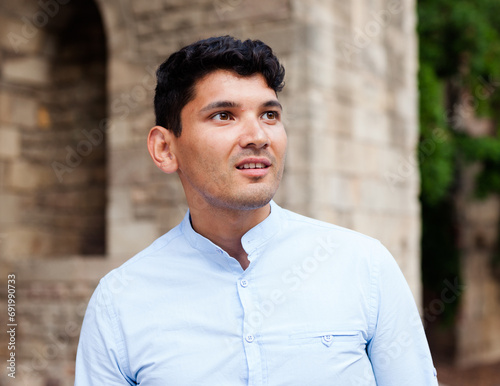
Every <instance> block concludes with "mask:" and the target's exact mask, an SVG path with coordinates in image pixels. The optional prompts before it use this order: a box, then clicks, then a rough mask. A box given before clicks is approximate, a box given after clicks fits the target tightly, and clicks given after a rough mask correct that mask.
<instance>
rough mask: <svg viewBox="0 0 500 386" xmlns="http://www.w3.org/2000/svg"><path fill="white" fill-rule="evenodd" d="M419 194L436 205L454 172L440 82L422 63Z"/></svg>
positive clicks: (420, 78)
mask: <svg viewBox="0 0 500 386" xmlns="http://www.w3.org/2000/svg"><path fill="white" fill-rule="evenodd" d="M419 98H420V145H419V149H420V152H419V155H420V181H421V197H422V200H423V201H425V202H426V203H427V204H430V205H432V204H436V203H438V202H439V201H440V200H442V199H443V197H445V196H446V194H447V192H448V190H449V187H450V185H451V183H452V182H453V175H454V157H453V155H454V148H453V139H452V138H453V137H452V136H451V135H450V134H451V133H450V129H449V127H448V126H447V123H446V116H447V114H446V112H445V108H444V99H443V83H442V81H440V80H439V79H438V78H437V76H436V74H435V72H434V70H433V69H432V68H431V67H430V66H429V65H426V64H424V63H422V64H421V67H420V72H419Z"/></svg>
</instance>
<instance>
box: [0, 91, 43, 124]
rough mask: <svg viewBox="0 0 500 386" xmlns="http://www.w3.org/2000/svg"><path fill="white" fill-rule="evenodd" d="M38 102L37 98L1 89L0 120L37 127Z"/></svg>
mask: <svg viewBox="0 0 500 386" xmlns="http://www.w3.org/2000/svg"><path fill="white" fill-rule="evenodd" d="M37 115H38V103H37V101H36V100H35V99H32V98H26V97H23V96H19V95H16V94H14V93H12V92H9V91H3V92H1V91H0V122H4V123H7V124H13V125H16V126H19V127H22V128H29V129H35V128H36V125H37Z"/></svg>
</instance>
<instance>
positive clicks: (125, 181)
mask: <svg viewBox="0 0 500 386" xmlns="http://www.w3.org/2000/svg"><path fill="white" fill-rule="evenodd" d="M225 34H230V35H233V36H235V37H238V38H241V39H246V38H251V39H261V40H263V41H264V42H266V43H267V44H269V45H270V46H271V47H272V48H273V49H274V51H275V53H276V54H277V56H278V57H279V58H280V60H281V61H282V62H283V64H284V65H285V67H286V71H287V75H286V79H285V80H286V87H285V89H284V91H283V93H282V94H281V95H280V100H281V102H282V104H283V105H284V108H285V118H284V119H285V125H286V128H287V132H288V137H289V149H288V156H287V161H286V170H285V177H284V180H283V183H282V186H281V188H280V190H279V192H278V195H277V196H276V201H277V202H278V203H279V204H280V205H282V206H284V207H286V208H288V209H291V210H294V211H296V212H299V213H302V214H305V215H308V216H312V217H315V218H318V219H321V220H325V221H329V222H332V223H335V224H338V225H341V226H345V227H348V228H351V229H354V230H357V231H360V232H363V233H365V234H368V235H370V236H373V237H375V238H378V239H380V240H381V241H382V242H383V243H384V244H385V245H386V246H387V247H388V249H389V250H390V251H391V253H392V254H393V255H394V257H395V259H396V260H397V262H398V264H399V266H400V267H401V269H402V271H403V273H404V275H405V277H406V279H407V281H408V283H409V285H410V287H411V289H412V292H413V294H414V297H415V300H416V302H417V304H418V306H419V308H420V311H421V315H422V319H423V321H424V324H425V327H426V333H427V335H428V339H429V344H430V346H431V350H432V352H433V357H434V360H435V364H436V367H437V369H438V377H439V379H440V382H441V383H443V384H445V385H448V386H455V385H475V386H481V385H483V386H490V385H491V386H493V385H500V243H499V235H500V200H499V192H500V138H499V129H498V118H499V115H500V109H499V107H500V105H499V103H500V93H499V92H498V90H497V89H498V88H499V86H500V3H499V2H498V1H494V0H475V1H474V2H473V1H471V0H463V1H457V0H455V1H452V0H434V1H431V0H421V1H414V0H353V1H349V2H344V1H340V0H310V1H306V0H275V1H264V0H254V1H249V0H182V1H181V0H150V1H142V0H38V1H35V0H19V1H15V2H13V1H7V0H0V263H1V265H0V285H1V287H0V298H1V299H2V300H1V304H2V305H1V307H5V309H4V310H3V311H0V315H1V319H0V320H1V323H2V328H6V329H8V328H10V327H8V326H7V325H8V324H14V325H15V326H14V329H15V334H14V342H13V341H12V335H9V334H6V333H5V334H1V336H0V358H1V360H2V363H4V364H5V363H7V364H8V365H9V363H10V362H6V361H7V359H9V358H10V355H11V353H12V352H13V351H14V350H13V349H12V344H13V343H14V347H15V353H16V356H15V358H16V361H15V373H16V381H15V382H16V384H20V385H22V384H24V385H30V386H32V385H34V386H63V385H64V386H65V385H72V384H73V379H74V360H75V355H76V347H77V343H78V336H79V331H80V325H81V322H82V319H83V315H84V312H85V308H86V305H87V302H88V300H89V298H90V296H91V294H92V292H93V290H94V288H95V286H96V285H97V283H98V281H99V279H100V278H101V277H102V276H103V275H105V274H106V273H107V272H108V271H110V270H111V269H113V268H115V267H117V266H119V265H120V264H122V263H123V262H124V261H126V260H127V259H129V258H130V257H132V256H133V255H134V254H136V253H137V252H139V251H140V250H142V249H143V248H145V247H146V246H147V245H149V244H150V243H151V242H152V241H153V240H154V239H156V238H157V237H159V236H160V235H161V234H163V233H165V232H166V231H168V230H169V229H171V228H172V227H173V226H175V225H176V224H177V223H178V222H179V221H180V220H181V219H182V217H183V216H184V214H185V212H186V210H187V206H186V203H185V200H184V197H183V192H182V188H181V186H180V183H179V182H178V180H177V178H176V176H175V175H174V176H172V175H169V176H167V175H164V174H162V173H161V172H160V171H159V170H156V168H155V166H154V165H153V163H152V162H151V161H150V158H149V155H148V153H147V149H146V145H145V139H146V136H147V133H148V131H149V129H150V128H151V127H152V126H154V115H153V108H152V98H153V93H154V88H155V70H156V68H157V66H158V65H159V64H160V63H161V62H163V61H164V60H165V59H166V57H168V55H169V54H170V53H172V52H173V51H175V50H177V49H180V48H181V47H183V46H184V45H186V44H189V43H191V42H193V41H195V40H198V39H200V38H206V37H209V36H215V35H225ZM9 280H14V282H12V281H9ZM9 284H10V285H11V287H9V286H8V285H9ZM9 294H10V295H15V307H13V308H15V311H14V316H11V315H9V314H8V313H7V311H8V308H7V307H8V296H9ZM11 299H13V296H11ZM12 305H13V304H12V303H11V306H12ZM11 311H12V309H11ZM10 318H13V319H10ZM11 372H12V371H11V370H9V368H6V367H5V366H3V367H2V369H1V370H0V385H4V384H5V385H7V384H10V383H13V381H12V379H9V375H8V374H9V373H11Z"/></svg>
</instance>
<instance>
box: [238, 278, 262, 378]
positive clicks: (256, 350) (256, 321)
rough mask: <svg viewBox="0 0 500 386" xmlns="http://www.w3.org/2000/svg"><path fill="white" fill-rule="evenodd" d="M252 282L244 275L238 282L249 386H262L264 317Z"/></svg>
mask: <svg viewBox="0 0 500 386" xmlns="http://www.w3.org/2000/svg"><path fill="white" fill-rule="evenodd" d="M252 284H253V283H252V280H251V279H249V278H246V275H245V274H243V275H242V276H241V277H240V279H239V280H238V283H237V285H238V296H239V298H240V302H241V305H242V307H243V331H242V341H243V346H244V348H245V357H246V360H247V366H248V385H251V386H261V385H263V384H264V382H263V378H264V377H263V372H262V358H261V355H262V354H261V350H260V342H259V329H260V324H261V323H262V315H261V313H260V312H259V310H258V308H257V307H256V302H255V297H256V294H255V289H254V288H253V286H252Z"/></svg>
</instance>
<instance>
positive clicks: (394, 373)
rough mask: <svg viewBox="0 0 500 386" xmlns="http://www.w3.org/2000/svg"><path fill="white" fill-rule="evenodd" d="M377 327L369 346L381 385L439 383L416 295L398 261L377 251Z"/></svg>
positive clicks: (380, 248)
mask: <svg viewBox="0 0 500 386" xmlns="http://www.w3.org/2000/svg"><path fill="white" fill-rule="evenodd" d="M373 258H374V261H373V267H374V271H375V272H374V273H375V275H374V277H375V280H374V281H373V283H372V285H373V288H374V291H373V292H374V293H375V298H376V304H377V305H378V307H376V308H374V316H373V318H374V319H375V328H374V332H373V335H372V338H371V339H370V341H369V343H368V346H367V353H368V356H369V358H370V361H371V363H372V367H373V372H374V374H375V379H376V381H377V385H378V386H437V385H438V382H437V378H436V370H435V368H434V366H433V363H432V358H431V353H430V350H429V345H428V343H427V339H426V336H425V332H424V329H423V325H422V321H421V319H420V315H419V313H418V310H417V307H416V304H415V300H414V298H413V295H412V293H411V291H410V288H409V287H408V284H407V283H406V280H405V278H404V276H403V274H402V272H401V270H400V269H399V267H398V265H397V263H396V261H395V260H394V258H393V257H392V256H391V254H390V253H389V251H387V249H386V248H385V247H383V246H382V245H381V244H380V243H378V247H377V248H376V251H375V253H374V256H373Z"/></svg>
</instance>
